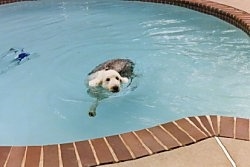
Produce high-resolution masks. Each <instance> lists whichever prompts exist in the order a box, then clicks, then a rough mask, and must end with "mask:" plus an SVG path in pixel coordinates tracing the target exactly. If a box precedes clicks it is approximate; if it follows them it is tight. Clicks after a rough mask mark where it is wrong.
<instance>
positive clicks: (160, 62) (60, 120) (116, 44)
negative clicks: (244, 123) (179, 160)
mask: <svg viewBox="0 0 250 167" xmlns="http://www.w3.org/2000/svg"><path fill="white" fill-rule="evenodd" d="M0 14H1V16H3V17H1V18H0V22H1V23H4V26H3V27H1V29H0V38H1V41H4V42H3V43H1V46H0V50H1V53H5V52H6V51H8V50H9V49H10V48H12V47H16V48H24V49H25V50H27V51H29V52H30V53H35V54H37V55H39V56H38V57H36V58H34V59H32V58H31V59H30V60H29V61H26V62H24V63H23V64H21V65H18V66H16V67H13V68H11V69H9V70H7V71H6V72H4V73H2V74H1V75H0V91H1V95H0V119H1V121H0V130H1V131H2V132H3V133H2V135H1V138H0V145H34V144H35V145H36V144H48V143H60V142H68V141H73V140H74V141H75V140H83V139H88V138H95V137H101V136H106V135H111V134H116V133H121V132H126V131H131V130H136V129H141V128H145V127H149V126H153V125H156V124H159V123H162V122H166V121H171V120H174V119H178V118H181V117H186V116H190V115H201V114H223V115H230V116H236V115H237V116H241V117H249V113H248V111H249V108H250V105H249V104H250V103H249V101H250V97H249V95H250V87H249V82H250V77H249V71H250V70H249V56H248V55H249V49H250V40H249V38H248V37H247V35H246V34H244V33H243V32H242V31H241V30H238V29H236V28H235V27H234V26H232V25H229V24H227V23H225V22H222V21H221V20H218V19H216V18H214V17H211V16H207V15H204V14H201V13H197V12H194V11H190V10H188V9H183V8H180V7H173V6H168V5H161V4H150V3H140V2H126V1H114V0H113V1H112V0H101V1H75V0H74V1H53V2H50V1H37V2H22V3H16V4H8V5H4V6H0ZM208 23H209V24H208ZM117 57H124V58H130V59H132V60H134V61H135V62H136V72H137V73H139V74H140V76H139V77H138V78H137V79H136V85H137V88H136V89H135V90H134V91H129V92H126V93H124V94H121V95H120V96H118V97H115V98H109V99H106V100H104V101H102V103H101V104H100V106H99V107H98V111H97V112H98V113H97V116H96V117H95V118H89V117H88V109H89V106H90V105H91V103H92V102H93V100H94V99H92V98H91V97H89V96H88V94H87V93H86V90H87V88H86V86H85V83H84V79H85V77H86V75H87V73H88V72H89V71H90V70H91V69H92V68H93V67H94V66H96V65H97V64H99V63H101V62H103V61H105V60H107V59H110V58H117ZM16 139H18V141H16Z"/></svg>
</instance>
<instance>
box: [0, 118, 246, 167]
mask: <svg viewBox="0 0 250 167" xmlns="http://www.w3.org/2000/svg"><path fill="white" fill-rule="evenodd" d="M249 125H250V120H249V119H245V118H238V117H228V116H218V115H203V116H194V117H186V118H182V119H179V120H176V121H172V122H167V123H164V124H161V125H158V126H154V127H151V128H146V129H142V130H137V131H132V132H128V133H123V134H119V135H113V136H106V137H103V138H96V139H90V140H84V141H77V142H71V143H62V144H54V145H42V146H0V166H4V165H6V166H9V165H10V166H11V164H15V165H14V166H19V165H20V166H22V165H24V166H27V167H36V166H48V167H50V166H53V167H56V166H71V167H73V166H97V165H104V164H113V163H118V162H123V161H128V160H135V159H139V158H142V157H146V156H150V155H153V154H157V153H161V152H165V151H171V150H174V149H176V148H180V147H185V146H188V145H191V144H194V143H197V142H200V141H203V140H205V139H208V138H213V137H224V138H231V139H237V140H244V141H250V137H249V135H250V133H249ZM41 163H42V165H41Z"/></svg>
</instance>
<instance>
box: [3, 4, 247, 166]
mask: <svg viewBox="0 0 250 167" xmlns="http://www.w3.org/2000/svg"><path fill="white" fill-rule="evenodd" d="M19 1H24V0H0V4H5V3H12V2H19ZM145 2H157V3H166V4H173V5H178V6H183V7H187V8H190V9H193V10H197V11H200V12H203V13H207V14H211V15H214V16H216V17H218V18H221V19H223V20H225V21H227V22H229V23H231V24H233V25H235V26H237V27H239V28H240V29H242V30H243V31H245V32H246V33H247V34H248V35H249V36H250V14H248V13H247V12H244V11H241V10H239V9H235V8H233V7H230V6H226V5H222V4H217V3H215V2H210V1H206V0H145ZM249 126H250V120H249V119H244V118H235V117H225V116H215V115H211V116H197V117H188V118H183V119H180V120H177V121H173V122H168V123H165V124H162V125H158V126H155V127H152V128H147V129H143V130H138V131H133V132H128V133H124V134H119V135H114V136H107V137H103V138H97V139H90V140H85V141H78V142H72V143H64V144H55V145H43V146H0V167H2V166H3V167H11V166H25V167H38V166H41V167H61V166H63V167H78V166H97V165H102V164H109V163H117V162H122V161H127V160H133V159H138V158H141V157H145V156H149V155H152V154H155V153H159V152H163V151H169V150H172V149H175V148H178V147H183V146H186V145H190V144H193V143H196V142H199V141H201V140H204V139H207V138H210V137H215V136H220V137H228V138H234V139H239V140H246V141H250V133H249V130H250V129H249Z"/></svg>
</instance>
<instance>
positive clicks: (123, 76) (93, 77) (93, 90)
mask: <svg viewBox="0 0 250 167" xmlns="http://www.w3.org/2000/svg"><path fill="white" fill-rule="evenodd" d="M133 70H134V63H133V62H132V61H131V60H129V59H112V60H108V61H106V62H104V63H102V64H100V65H98V66H97V67H96V68H94V69H93V70H92V71H91V72H90V73H89V75H88V86H89V89H88V93H89V95H91V96H92V97H94V98H96V101H95V103H94V104H93V105H92V106H91V108H90V111H89V116H95V115H96V108H97V106H98V104H99V101H100V100H102V99H105V98H107V97H108V95H107V93H103V91H102V89H104V90H106V91H108V92H111V93H117V92H119V91H120V90H121V86H122V84H124V83H128V82H129V79H131V81H132V79H133V77H134V74H133ZM100 87H101V88H102V89H98V88H100Z"/></svg>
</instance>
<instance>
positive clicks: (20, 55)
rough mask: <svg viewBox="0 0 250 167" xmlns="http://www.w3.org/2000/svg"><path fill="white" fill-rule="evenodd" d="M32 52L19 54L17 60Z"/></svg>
mask: <svg viewBox="0 0 250 167" xmlns="http://www.w3.org/2000/svg"><path fill="white" fill-rule="evenodd" d="M29 55H30V54H29V53H25V52H23V53H20V54H19V55H18V56H17V58H16V59H17V60H19V61H21V60H22V59H24V58H25V57H28V56H29Z"/></svg>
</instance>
